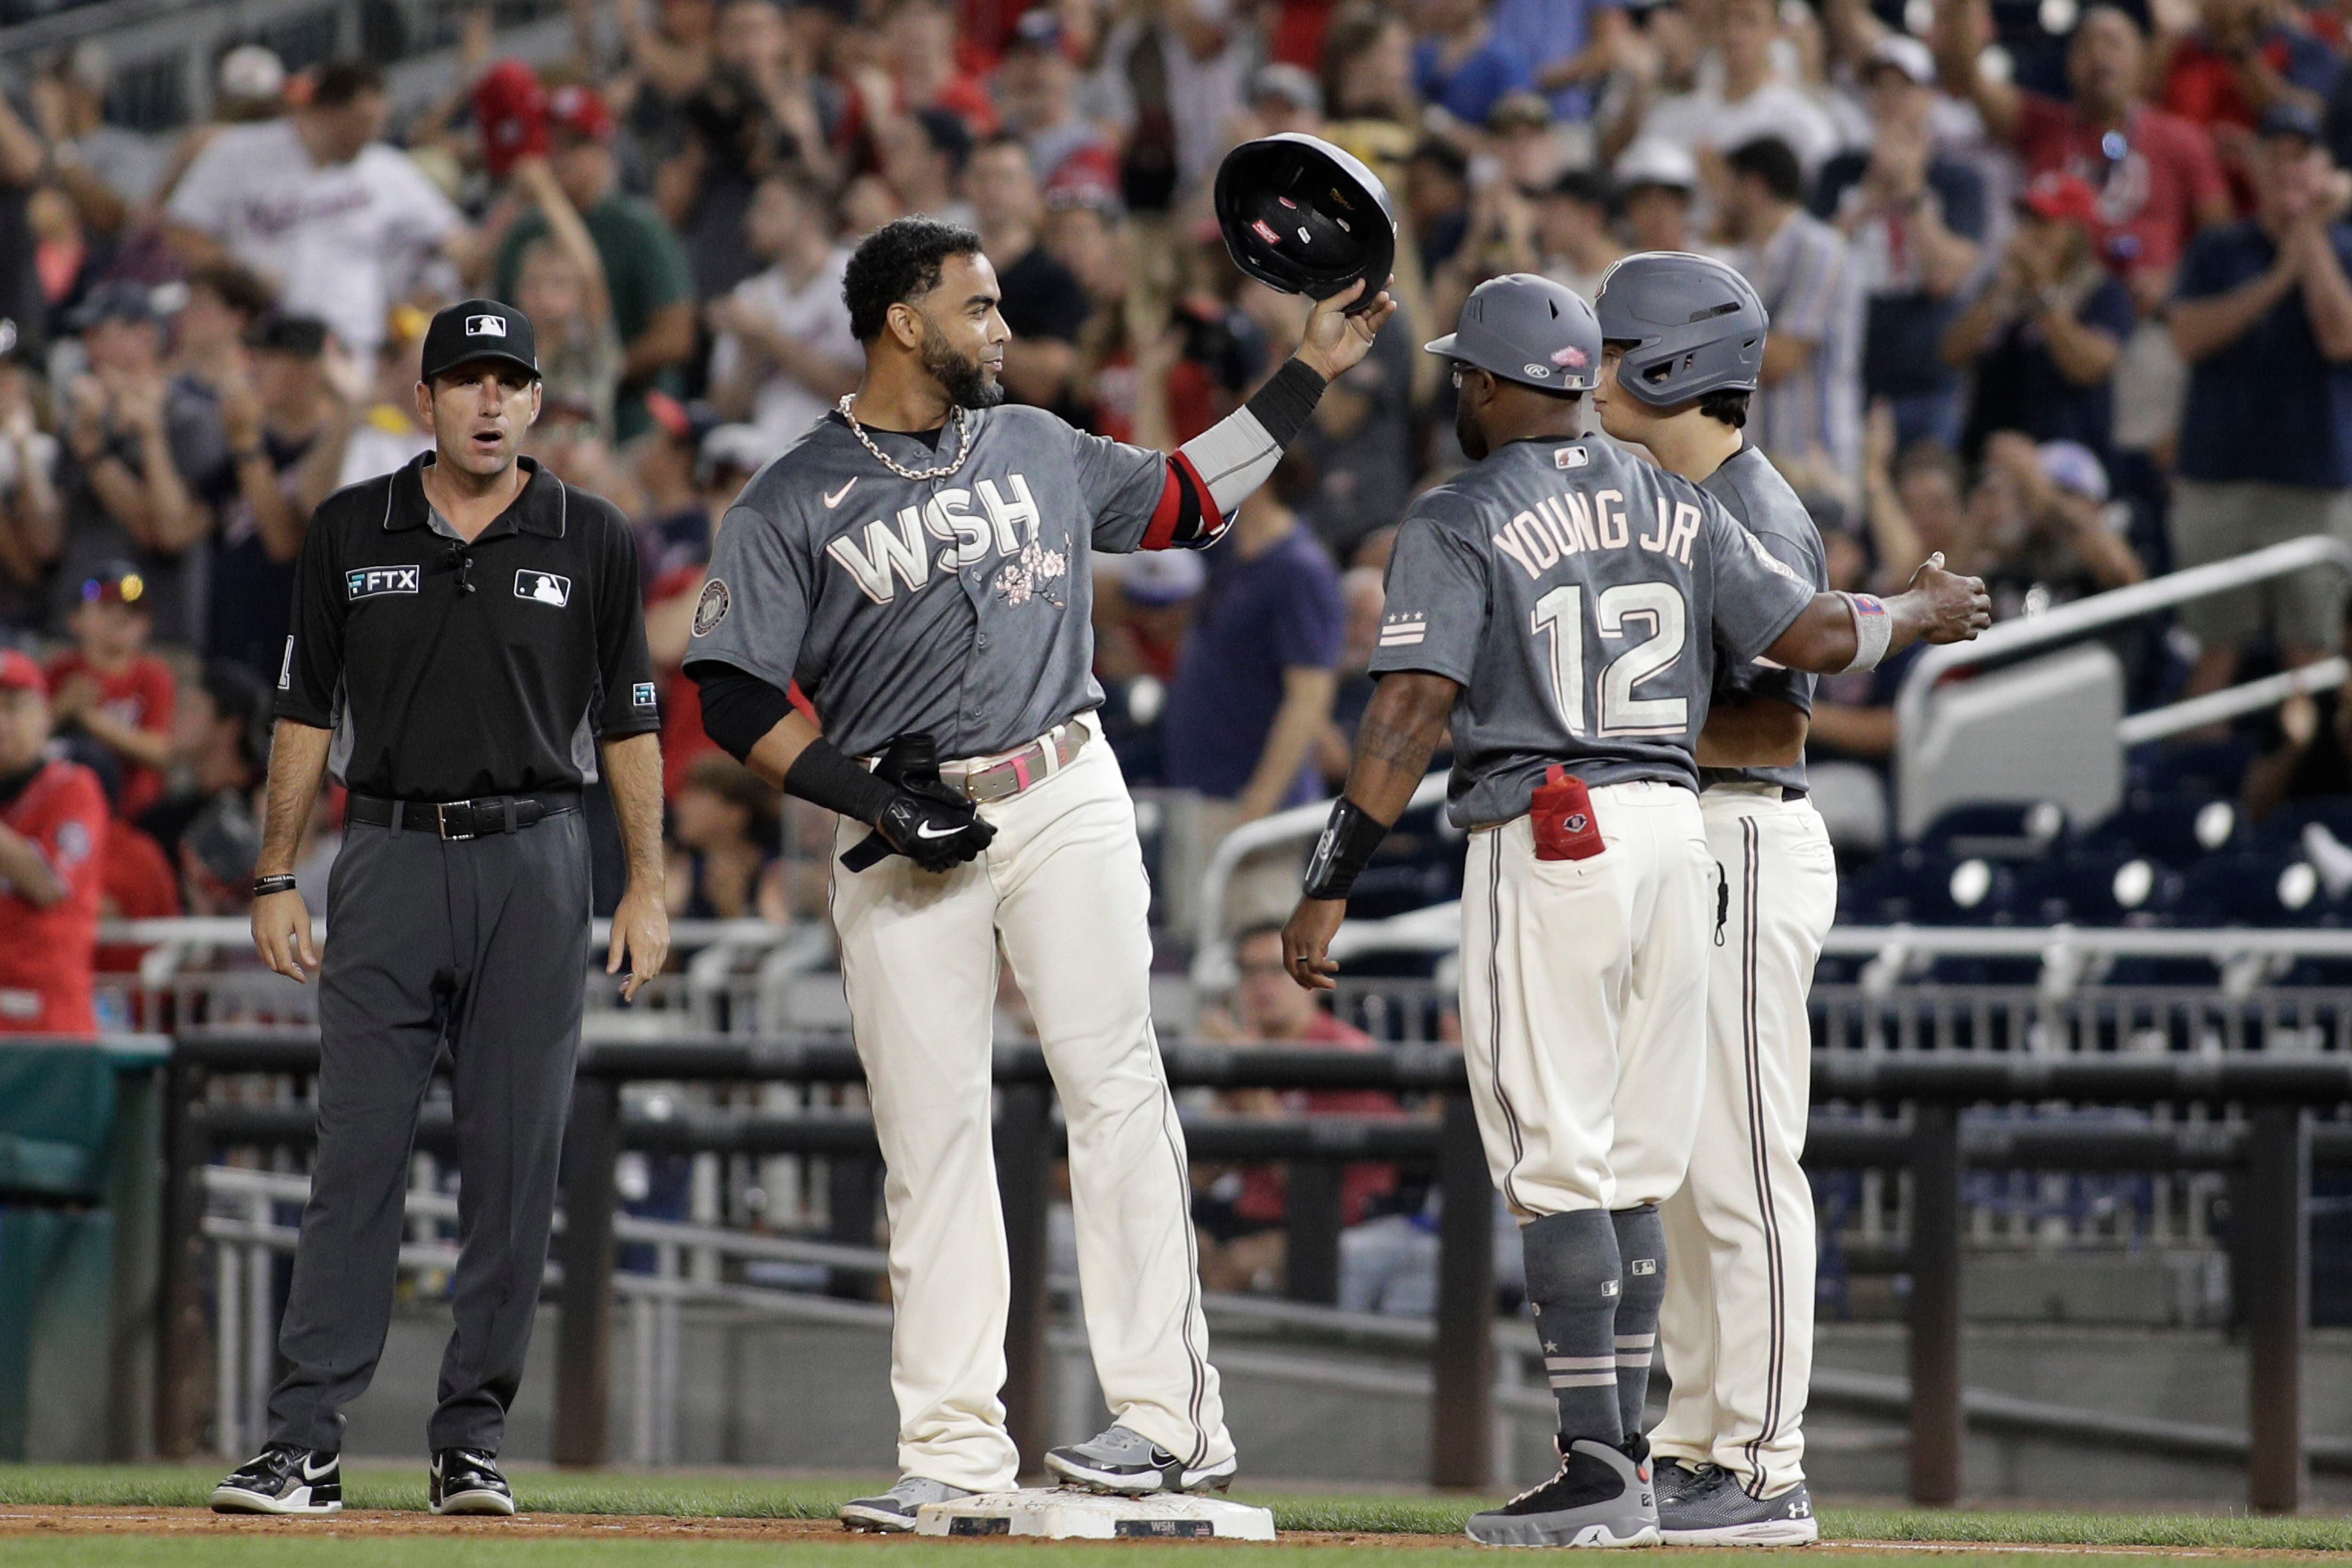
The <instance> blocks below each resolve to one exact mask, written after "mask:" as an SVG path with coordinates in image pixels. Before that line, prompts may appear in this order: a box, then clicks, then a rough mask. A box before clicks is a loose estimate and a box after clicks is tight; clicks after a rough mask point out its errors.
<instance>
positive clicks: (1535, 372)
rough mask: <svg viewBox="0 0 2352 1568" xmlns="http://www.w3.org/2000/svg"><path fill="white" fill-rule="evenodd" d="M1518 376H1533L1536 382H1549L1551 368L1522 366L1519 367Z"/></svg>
mask: <svg viewBox="0 0 2352 1568" xmlns="http://www.w3.org/2000/svg"><path fill="white" fill-rule="evenodd" d="M1519 374H1522V375H1531V376H1534V377H1535V378H1536V379H1537V380H1538V381H1549V380H1550V379H1551V366H1549V365H1548V364H1523V365H1521V366H1519Z"/></svg>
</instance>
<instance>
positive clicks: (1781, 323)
mask: <svg viewBox="0 0 2352 1568" xmlns="http://www.w3.org/2000/svg"><path fill="white" fill-rule="evenodd" d="M1752 3H1754V0H1734V4H1735V7H1736V6H1737V5H1747V4H1752ZM1726 164H1727V168H1728V170H1729V173H1728V174H1727V183H1726V186H1725V194H1724V201H1723V221H1724V227H1725V230H1726V231H1727V233H1728V234H1729V235H1730V236H1731V237H1732V238H1733V239H1734V240H1736V241H1737V242H1738V246H1739V251H1738V255H1737V256H1735V257H1734V258H1733V264H1734V265H1735V266H1737V267H1738V268H1739V270H1740V271H1741V272H1743V273H1745V274H1746V275H1747V277H1748V281H1749V282H1750V283H1752V284H1754V285H1755V287H1756V292H1757V294H1758V295H1759V297H1760V298H1761V299H1762V300H1763V301H1764V308H1765V310H1768V311H1769V312H1770V313H1771V317H1772V331H1771V335H1770V336H1769V338H1767V339H1766V340H1765V343H1764V366H1763V372H1762V381H1763V386H1762V387H1761V389H1760V390H1759V391H1758V392H1757V394H1756V396H1755V398H1754V400H1753V402H1752V403H1751V405H1750V406H1749V409H1748V439H1750V440H1751V441H1753V442H1754V443H1755V444H1756V445H1757V446H1759V447H1762V448H1763V449H1764V451H1765V453H1766V455H1767V456H1769V457H1770V458H1773V459H1775V460H1776V461H1779V462H1782V463H1788V462H1804V463H1811V464H1826V465H1828V467H1829V468H1831V469H1832V471H1833V472H1835V473H1837V474H1840V475H1844V476H1847V477H1849V478H1851V477H1852V476H1853V475H1854V474H1856V473H1858V472H1859V471H1860V468H1861V461H1862V380H1861V374H1860V373H1861V362H1862V288H1861V281H1862V279H1861V268H1858V267H1856V266H1855V265H1854V264H1853V258H1852V256H1851V253H1850V252H1849V251H1848V249H1847V247H1846V243H1845V241H1844V239H1843V238H1842V237H1840V236H1839V234H1838V232H1837V230H1835V229H1833V228H1832V227H1831V226H1829V225H1827V224H1825V223H1823V222H1822V220H1821V219H1819V218H1817V217H1815V216H1812V214H1811V213H1809V212H1807V211H1805V210H1804V208H1803V207H1802V206H1801V205H1799V204H1800V201H1801V198H1802V196H1803V195H1804V176H1803V174H1801V172H1800V170H1799V168H1798V165H1797V155H1796V153H1793V152H1791V151H1790V147H1789V144H1788V143H1787V142H1783V141H1781V140H1780V138H1779V137H1777V136H1766V137H1761V138H1759V139H1758V140H1756V141H1753V142H1742V143H1740V144H1739V145H1738V146H1737V147H1735V148H1733V149H1732V151H1731V153H1730V155H1729V156H1728V158H1727V160H1726Z"/></svg>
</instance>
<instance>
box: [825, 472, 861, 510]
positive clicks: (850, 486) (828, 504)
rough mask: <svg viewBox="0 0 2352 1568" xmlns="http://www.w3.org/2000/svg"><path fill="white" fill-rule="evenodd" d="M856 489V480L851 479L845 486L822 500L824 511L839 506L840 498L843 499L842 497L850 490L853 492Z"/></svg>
mask: <svg viewBox="0 0 2352 1568" xmlns="http://www.w3.org/2000/svg"><path fill="white" fill-rule="evenodd" d="M856 488H857V480H856V479H851V480H850V481H849V482H848V483H847V484H845V485H843V486H842V487H841V488H840V489H837V490H835V491H834V492H833V493H832V494H831V495H829V496H827V497H825V498H824V509H825V510H827V511H831V510H833V509H834V508H835V507H837V506H839V505H840V504H841V498H842V497H844V496H845V495H847V494H848V493H849V492H850V491H851V490H854V489H856Z"/></svg>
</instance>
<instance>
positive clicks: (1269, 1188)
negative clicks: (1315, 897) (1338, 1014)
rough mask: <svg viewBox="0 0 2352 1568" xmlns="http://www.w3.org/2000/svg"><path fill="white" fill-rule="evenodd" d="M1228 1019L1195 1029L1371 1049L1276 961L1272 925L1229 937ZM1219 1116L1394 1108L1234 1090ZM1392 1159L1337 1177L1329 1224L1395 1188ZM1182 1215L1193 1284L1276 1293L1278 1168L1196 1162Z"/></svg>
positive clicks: (1354, 1216) (1336, 1094)
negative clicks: (1195, 1254)
mask: <svg viewBox="0 0 2352 1568" xmlns="http://www.w3.org/2000/svg"><path fill="white" fill-rule="evenodd" d="M1234 967H1235V968H1236V969H1237V970H1238V971H1239V978H1238V980H1237V981H1236V982H1235V984H1234V1017H1233V1018H1232V1019H1231V1020H1229V1021H1228V1020H1224V1019H1221V1018H1208V1019H1204V1020H1203V1021H1202V1034H1203V1035H1204V1036H1206V1037H1209V1038H1212V1039H1214V1038H1219V1037H1223V1038H1228V1039H1234V1040H1239V1041H1247V1042H1249V1043H1252V1044H1263V1045H1268V1046H1283V1047H1289V1048H1291V1049H1294V1050H1295V1049H1297V1048H1299V1047H1328V1048H1330V1049H1332V1050H1342V1051H1370V1050H1376V1049H1378V1048H1379V1047H1378V1046H1377V1044H1376V1043H1375V1042H1374V1041H1373V1039H1372V1037H1370V1035H1367V1034H1365V1033H1364V1032H1363V1031H1362V1030H1361V1029H1359V1028H1356V1027H1355V1026H1352V1025H1349V1024H1344V1023H1342V1022H1340V1021H1339V1019H1338V1018H1335V1017H1333V1016H1331V1015H1330V1014H1329V1013H1328V1012H1326V1011H1324V1009H1323V1006H1322V1004H1321V1002H1320V1001H1319V1000H1318V996H1317V994H1316V993H1314V992H1312V991H1305V990H1301V989H1300V988H1299V986H1298V984H1297V982H1296V981H1294V980H1292V979H1291V977H1290V974H1289V972H1288V971H1287V970H1286V969H1285V968H1284V967H1283V963H1282V928H1281V927H1280V926H1279V925H1276V924H1262V925H1254V926H1252V927H1250V928H1249V929H1248V930H1246V931H1242V932H1241V933H1240V934H1239V935H1238V936H1236V937H1235V938H1234ZM1218 1105H1219V1108H1220V1109H1221V1110H1225V1111H1226V1112H1228V1113H1229V1114H1234V1115H1239V1116H1254V1117H1267V1118H1274V1117H1288V1116H1353V1117H1393V1116H1398V1115H1401V1114H1402V1111H1401V1110H1400V1109H1399V1107H1398V1105H1397V1102H1396V1100H1395V1098H1394V1097H1393V1096H1391V1095H1389V1094H1385V1093H1383V1092H1381V1090H1379V1089H1308V1090H1305V1091H1296V1092H1292V1093H1287V1094H1286V1093H1283V1092H1281V1091H1278V1090H1275V1089H1241V1090H1235V1091H1230V1092H1227V1093H1224V1094H1221V1095H1219V1096H1218ZM1396 1185H1397V1171H1396V1167H1395V1166H1393V1165H1385V1164H1376V1163H1371V1162H1369V1161H1360V1162H1358V1163H1354V1164H1350V1165H1348V1166H1346V1167H1345V1168H1344V1169H1343V1170H1342V1171H1341V1173H1340V1176H1339V1223H1340V1224H1341V1225H1342V1226H1353V1225H1360V1224H1361V1223H1363V1221H1364V1220H1365V1219H1366V1218H1367V1217H1369V1216H1370V1214H1371V1211H1372V1209H1373V1207H1374V1205H1377V1204H1378V1203H1379V1202H1380V1200H1381V1199H1382V1198H1384V1197H1386V1196H1388V1195H1389V1194H1391V1193H1393V1192H1394V1191H1395V1190H1396ZM1192 1186H1193V1192H1194V1196H1193V1200H1192V1217H1193V1221H1194V1223H1195V1224H1196V1225H1198V1226H1199V1227H1200V1231H1201V1237H1200V1239H1201V1284H1202V1288H1203V1289H1210V1290H1248V1289H1258V1290H1272V1289H1280V1288H1281V1285H1282V1280H1283V1270H1284V1264H1285V1261H1286V1257H1285V1255H1286V1251H1287V1247H1286V1237H1285V1235H1284V1233H1283V1228H1282V1226H1283V1222H1284V1220H1285V1219H1286V1209H1287V1206H1288V1205H1287V1204H1286V1186H1287V1183H1286V1181H1285V1179H1284V1172H1283V1169H1282V1167H1280V1166H1278V1165H1251V1166H1241V1167H1235V1166H1213V1165H1211V1166H1196V1167H1194V1169H1193V1173H1192Z"/></svg>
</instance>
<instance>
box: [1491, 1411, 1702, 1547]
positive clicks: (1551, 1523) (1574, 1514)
mask: <svg viewBox="0 0 2352 1568" xmlns="http://www.w3.org/2000/svg"><path fill="white" fill-rule="evenodd" d="M1469 1534H1470V1539H1471V1540H1473V1541H1475V1542H1480V1543H1481V1544H1483V1545H1486V1546H1655V1545H1657V1544H1658V1502H1657V1496H1656V1494H1655V1492H1654V1491H1653V1489H1651V1485H1650V1446H1649V1444H1648V1443H1647V1442H1646V1441H1644V1440H1643V1439H1642V1438H1640V1437H1635V1438H1633V1440H1632V1441H1630V1442H1628V1443H1627V1444H1626V1445H1625V1446H1624V1447H1622V1448H1616V1447H1611V1446H1610V1445H1608V1444H1606V1443H1601V1442H1596V1441H1594V1440H1593V1439H1591V1438H1590V1437H1579V1438H1576V1439H1574V1440H1573V1441H1570V1442H1568V1443H1565V1444H1563V1445H1562V1446H1561V1452H1560V1459H1559V1474H1557V1475H1555V1476H1553V1477H1552V1479H1549V1480H1548V1481H1546V1482H1544V1484H1543V1485H1541V1486H1539V1487H1532V1488H1530V1489H1528V1490H1526V1491H1523V1492H1521V1493H1520V1494H1519V1495H1518V1496H1517V1497H1515V1498H1513V1499H1512V1500H1510V1501H1508V1502H1507V1503H1505V1504H1504V1505H1503V1506H1502V1507H1501V1508H1498V1509H1496V1510H1493V1511H1491V1512H1487V1513H1474V1514H1472V1515H1471V1516H1470V1529H1469Z"/></svg>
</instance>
